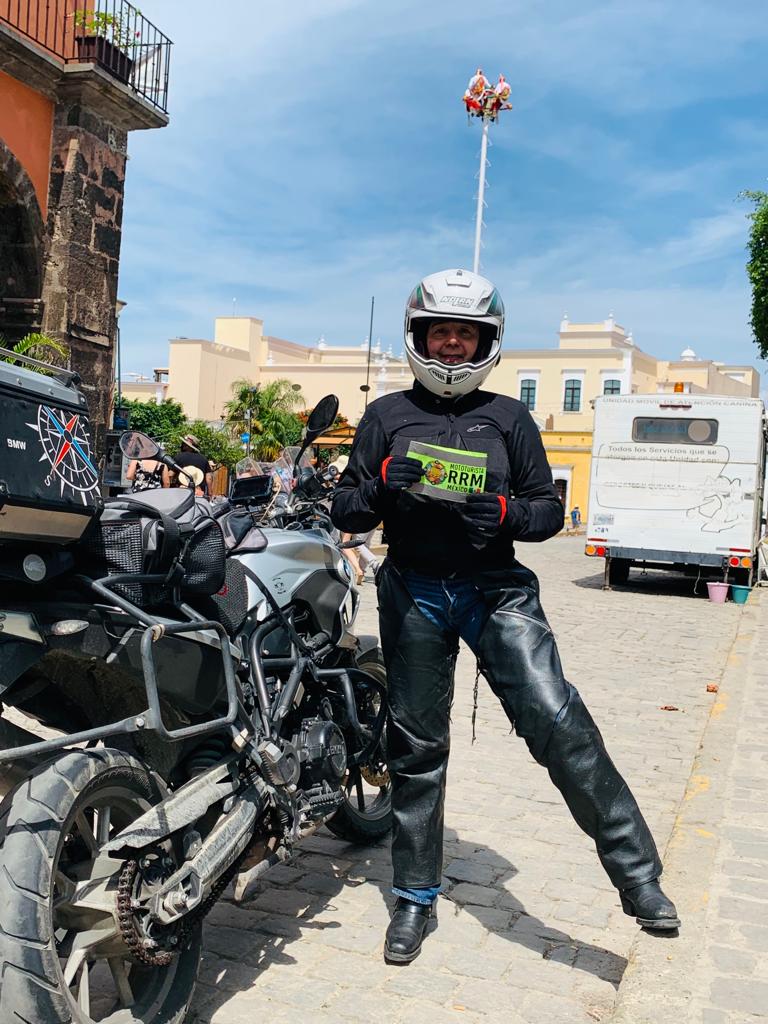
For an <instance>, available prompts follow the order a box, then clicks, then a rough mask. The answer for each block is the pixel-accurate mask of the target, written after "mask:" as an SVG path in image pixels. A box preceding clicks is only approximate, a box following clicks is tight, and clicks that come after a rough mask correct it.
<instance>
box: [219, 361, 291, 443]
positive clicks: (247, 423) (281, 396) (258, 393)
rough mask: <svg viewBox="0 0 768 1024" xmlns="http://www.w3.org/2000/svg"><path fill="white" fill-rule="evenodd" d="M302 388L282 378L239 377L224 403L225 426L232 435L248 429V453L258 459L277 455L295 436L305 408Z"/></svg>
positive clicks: (234, 436) (237, 434)
mask: <svg viewBox="0 0 768 1024" xmlns="http://www.w3.org/2000/svg"><path fill="white" fill-rule="evenodd" d="M304 404H305V403H304V398H303V396H302V394H301V391H295V390H294V387H293V385H292V384H291V382H290V381H289V380H286V379H285V378H279V379H278V380H273V381H270V382H269V383H268V384H253V383H251V381H249V380H247V379H244V378H241V379H240V380H236V381H235V382H234V383H233V385H232V398H231V399H230V401H228V402H227V403H226V405H225V406H224V408H225V410H226V412H225V419H226V423H227V427H228V429H229V431H230V434H231V435H232V437H233V438H238V437H239V436H240V434H243V433H246V432H247V433H250V435H251V454H253V455H255V456H256V458H257V459H264V460H265V461H270V460H272V459H276V458H277V457H278V455H279V454H280V452H281V451H282V450H283V448H285V446H286V445H288V444H292V443H294V442H295V440H296V433H297V424H298V417H297V416H296V414H295V410H297V409H303V408H304Z"/></svg>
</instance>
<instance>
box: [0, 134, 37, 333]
mask: <svg viewBox="0 0 768 1024" xmlns="http://www.w3.org/2000/svg"><path fill="white" fill-rule="evenodd" d="M44 249H45V228H44V225H43V218H42V214H41V212H40V204H39V203H38V201H37V195H36V193H35V187H34V185H33V184H32V182H31V180H30V178H29V175H28V174H27V172H26V171H25V170H24V168H23V166H22V165H21V163H20V162H19V161H18V160H17V159H16V157H15V156H14V154H13V153H12V152H11V150H10V149H9V147H8V146H7V145H6V143H5V142H4V141H3V139H2V138H0V335H3V336H4V337H6V338H7V339H8V340H9V341H15V340H18V338H20V337H22V335H24V334H26V333H27V332H28V331H31V330H39V329H40V322H41V317H42V303H41V301H40V294H41V289H42V283H43V253H44Z"/></svg>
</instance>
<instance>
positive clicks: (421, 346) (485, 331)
mask: <svg viewBox="0 0 768 1024" xmlns="http://www.w3.org/2000/svg"><path fill="white" fill-rule="evenodd" d="M445 321H450V322H451V323H466V324H472V325H473V326H475V327H477V328H478V330H479V336H478V342H477V348H476V349H475V354H474V355H473V356H472V358H471V359H469V360H467V362H468V363H472V364H474V363H482V362H483V361H484V360H486V359H487V358H488V356H489V355H490V352H491V349H492V347H493V343H494V341H495V340H496V336H497V329H496V326H495V325H494V324H489V323H482V322H481V321H478V319H477V318H476V317H462V316H456V315H455V314H451V315H448V316H414V317H413V318H412V320H411V330H412V332H413V347H414V348H415V349H416V351H417V352H418V354H419V355H420V356H421V357H422V358H423V359H436V360H437V361H438V362H440V359H439V357H438V356H431V355H430V354H429V346H428V344H427V334H428V332H429V328H430V327H431V326H432V324H439V323H444V322H445Z"/></svg>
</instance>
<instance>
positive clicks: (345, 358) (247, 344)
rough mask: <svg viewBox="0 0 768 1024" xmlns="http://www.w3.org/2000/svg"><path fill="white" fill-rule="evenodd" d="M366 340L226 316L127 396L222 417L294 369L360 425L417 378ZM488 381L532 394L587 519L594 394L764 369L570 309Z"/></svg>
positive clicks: (568, 490)
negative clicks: (552, 335) (297, 338)
mask: <svg viewBox="0 0 768 1024" xmlns="http://www.w3.org/2000/svg"><path fill="white" fill-rule="evenodd" d="M367 363H368V344H367V342H363V344H362V345H360V346H359V347H356V348H355V347H351V346H348V345H328V344H326V342H325V341H324V340H323V339H322V338H321V339H320V341H318V343H317V344H316V345H312V346H308V345H297V344H296V343H295V342H292V341H284V340H283V339H281V338H272V337H270V336H269V335H266V334H264V331H263V324H262V321H261V320H256V319H254V318H251V317H220V318H219V319H217V320H216V327H215V334H214V340H213V341H204V340H200V339H192V338H174V339H173V340H172V341H171V343H170V357H169V361H168V366H167V367H158V368H157V369H156V370H155V371H154V373H153V379H152V380H142V381H128V382H126V381H124V382H123V383H122V391H123V395H124V396H125V397H126V398H138V399H141V400H145V401H146V400H162V399H163V398H164V397H165V396H168V397H169V398H174V399H176V401H178V402H180V403H181V404H182V406H183V407H184V411H185V412H186V414H187V416H189V417H190V418H191V419H202V420H207V421H208V422H210V423H214V424H215V423H217V422H219V420H220V418H222V417H223V413H224V403H225V402H226V401H227V400H228V399H229V398H230V397H231V388H232V383H233V381H235V380H238V379H240V378H247V379H248V380H250V381H252V382H253V383H254V384H259V383H267V382H268V381H271V380H275V379H277V378H279V377H287V378H288V379H289V380H290V381H291V382H292V383H294V384H298V385H299V386H300V387H301V390H302V393H303V395H304V398H305V400H306V403H307V406H308V407H310V408H311V407H312V406H314V405H315V404H316V403H317V401H318V400H319V399H320V398H322V396H323V395H325V394H328V393H329V392H334V393H335V394H337V395H338V396H339V400H340V411H341V412H342V413H343V414H344V415H345V416H346V417H347V419H349V421H350V422H351V423H353V424H356V423H357V422H358V420H359V419H360V417H361V416H362V414H363V410H364V408H365V395H366V392H365V391H363V390H361V388H363V387H365V385H366V381H369V386H370V390H369V392H368V398H369V401H371V400H373V399H375V398H379V397H380V396H381V395H386V394H389V393H390V392H392V391H402V390H403V389H404V388H407V387H410V385H411V383H412V381H413V377H412V375H411V372H410V368H409V367H408V364H407V362H405V360H404V359H403V356H402V353H400V354H399V355H398V356H394V355H393V353H392V350H391V349H389V350H387V351H384V350H383V349H382V348H381V346H380V345H379V344H376V345H374V346H373V347H372V350H371V364H370V369H369V368H368V366H367ZM487 386H488V387H489V388H490V389H491V390H494V391H498V392H501V393H502V394H507V395H513V396H514V397H515V398H519V399H520V400H521V401H523V402H525V404H526V405H527V406H528V408H529V409H530V410H531V414H532V415H533V417H534V419H535V420H536V422H537V424H538V425H539V428H540V429H541V431H542V440H543V442H544V447H545V449H546V452H547V458H548V459H549V464H550V467H551V469H552V478H553V480H554V482H555V485H556V486H557V489H558V492H559V493H560V495H561V497H562V499H563V504H564V505H565V508H566V511H570V510H571V509H572V508H573V507H574V506H575V505H578V506H579V508H580V509H581V512H582V517H583V518H584V519H586V513H587V496H588V491H589V468H590V462H591V457H592V415H593V414H592V401H593V399H595V398H597V397H598V396H599V395H604V394H610V395H628V394H648V393H651V394H655V393H659V392H661V393H666V392H672V391H675V390H678V391H683V392H687V393H693V394H703V393H708V394H717V395H738V396H751V397H756V396H757V395H758V394H759V392H760V375H759V373H758V372H757V370H755V369H754V368H753V367H751V366H727V365H725V364H724V363H720V362H713V361H710V360H705V359H699V358H698V357H697V356H696V353H695V352H694V351H693V350H692V349H690V348H686V349H684V351H683V352H682V353H681V354H680V359H679V360H677V361H676V362H674V361H673V362H669V361H666V360H661V359H656V358H655V356H652V355H649V354H648V353H647V352H643V350H642V349H640V348H638V347H637V345H636V344H635V342H634V339H633V337H632V335H631V334H628V333H627V332H626V331H625V330H624V328H623V327H621V326H620V325H619V324H617V323H616V322H615V320H614V319H613V317H612V316H610V317H609V318H608V319H607V320H603V321H599V322H596V323H589V324H577V323H571V322H570V321H569V320H568V318H567V317H564V318H563V320H562V322H561V324H560V333H559V338H558V344H557V347H553V348H530V349H505V350H504V351H503V352H502V357H501V361H500V363H499V365H498V366H497V367H496V368H495V369H494V370H493V372H492V373H491V375H490V377H489V378H488V382H487Z"/></svg>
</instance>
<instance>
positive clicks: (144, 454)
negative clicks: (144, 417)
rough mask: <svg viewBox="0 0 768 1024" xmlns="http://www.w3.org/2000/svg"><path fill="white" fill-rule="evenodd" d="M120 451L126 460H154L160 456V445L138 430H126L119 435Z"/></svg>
mask: <svg viewBox="0 0 768 1024" xmlns="http://www.w3.org/2000/svg"><path fill="white" fill-rule="evenodd" d="M120 451H121V452H122V453H123V455H125V457H126V458H128V459H154V458H156V457H157V456H158V455H159V454H160V445H159V444H158V443H157V441H153V440H152V438H151V437H147V435H146V434H142V433H141V432H140V431H138V430H126V431H125V433H124V434H121V435H120Z"/></svg>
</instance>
